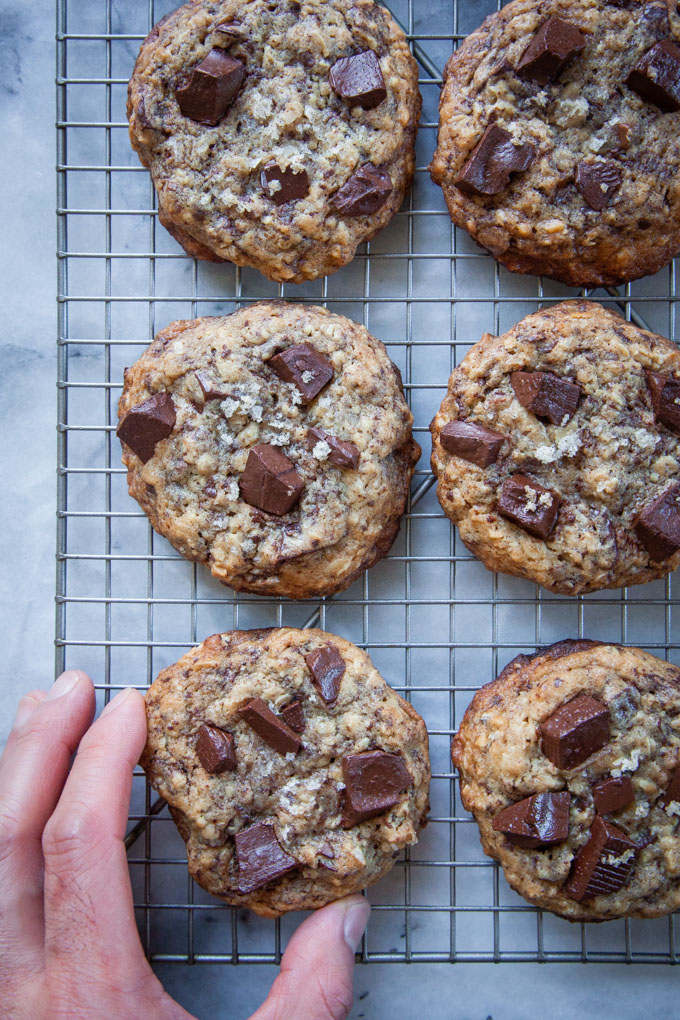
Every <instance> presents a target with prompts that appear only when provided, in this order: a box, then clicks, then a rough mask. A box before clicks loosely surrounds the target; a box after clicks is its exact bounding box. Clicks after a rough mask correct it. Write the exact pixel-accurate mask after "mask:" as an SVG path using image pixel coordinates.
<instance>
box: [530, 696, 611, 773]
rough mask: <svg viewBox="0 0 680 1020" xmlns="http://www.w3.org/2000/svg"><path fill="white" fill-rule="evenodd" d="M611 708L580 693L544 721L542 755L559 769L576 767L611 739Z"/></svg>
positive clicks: (542, 724) (542, 727)
mask: <svg viewBox="0 0 680 1020" xmlns="http://www.w3.org/2000/svg"><path fill="white" fill-rule="evenodd" d="M609 723H610V718H609V709H608V708H607V706H606V705H603V703H602V702H601V701H598V700H597V698H592V697H591V696H590V695H589V694H579V695H577V697H575V698H572V699H571V701H568V702H567V703H566V705H562V707H561V708H558V709H557V711H556V712H553V714H552V715H551V716H550V717H549V718H548V719H546V720H545V722H542V723H541V727H540V728H541V741H542V747H543V754H544V755H545V756H546V758H549V759H550V761H551V762H552V763H553V765H556V766H557V768H558V769H565V770H568V769H573V768H575V767H576V766H577V765H580V764H581V762H582V761H585V760H586V758H590V756H591V754H595V752H596V751H599V750H600V748H602V747H604V745H605V744H606V743H607V741H608V740H609Z"/></svg>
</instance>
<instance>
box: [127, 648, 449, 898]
mask: <svg viewBox="0 0 680 1020" xmlns="http://www.w3.org/2000/svg"><path fill="white" fill-rule="evenodd" d="M328 645H332V646H333V647H334V649H335V651H336V654H339V656H340V657H341V659H342V662H343V664H344V673H343V675H342V678H341V681H340V684H339V687H338V689H337V697H336V698H335V700H333V701H331V703H330V704H329V703H327V702H326V701H325V700H324V698H322V697H321V695H320V693H319V689H318V688H317V686H316V685H315V683H314V682H313V678H312V674H311V671H310V667H309V665H308V663H307V661H306V658H305V657H306V656H310V654H311V653H314V652H315V651H318V650H319V649H324V648H327V647H328ZM253 698H260V699H262V700H263V701H264V702H265V704H266V705H267V707H268V708H269V709H270V710H272V711H273V712H274V713H275V714H276V715H277V716H278V715H279V714H280V713H281V711H282V709H285V708H286V706H287V705H289V704H290V703H291V701H292V700H297V701H299V702H300V703H301V709H302V713H303V726H304V728H303V729H302V731H301V732H299V734H298V736H299V740H300V743H301V747H300V748H299V750H298V751H297V752H296V753H295V752H289V753H282V752H281V751H279V750H277V749H276V748H275V747H272V746H271V745H270V743H268V742H267V740H265V739H263V737H261V736H260V735H259V734H258V733H257V732H255V730H254V729H253V728H252V727H251V726H250V725H249V724H248V722H247V721H246V719H244V717H243V715H242V714H241V709H242V707H243V705H244V704H247V703H249V702H251V701H252V699H253ZM146 707H147V718H148V740H147V745H146V748H145V751H144V754H143V756H142V766H143V768H144V770H145V771H146V774H147V776H148V778H149V781H150V782H151V784H152V785H153V786H154V788H155V789H156V790H157V791H158V792H159V793H160V794H161V796H163V797H164V798H165V799H166V800H167V801H168V804H169V805H170V810H171V812H172V815H173V818H174V819H175V822H176V823H177V826H178V828H179V831H180V833H181V834H182V836H183V838H184V840H185V842H186V844H187V857H188V864H189V871H190V873H191V875H192V876H193V877H194V878H195V880H196V881H197V882H198V883H199V884H200V885H201V886H203V887H204V888H205V889H207V890H208V891H209V892H211V893H213V894H214V895H215V896H219V897H221V898H222V899H224V900H226V901H227V902H228V903H231V904H233V905H234V906H247V907H250V908H251V909H252V910H254V911H256V912H257V913H259V914H262V915H264V916H268V917H276V916H278V915H279V914H281V913H284V912H285V911H288V910H307V909H313V908H316V907H320V906H323V905H324V904H325V903H328V902H329V901H331V900H334V899H338V898H340V897H341V896H345V895H347V894H349V893H351V892H355V891H358V890H360V889H362V888H364V887H365V886H366V885H369V884H371V883H373V882H375V881H377V880H378V879H379V878H380V877H381V876H382V875H384V874H385V873H386V872H387V871H389V869H390V868H391V867H392V865H393V864H394V859H395V857H396V856H397V854H398V853H399V851H400V850H402V849H403V848H404V847H405V846H409V845H411V844H413V843H415V842H416V840H417V837H418V832H419V830H420V828H421V827H422V826H423V825H424V824H425V820H426V815H427V810H428V789H429V779H430V764H429V757H428V741H427V732H426V730H425V725H424V723H423V721H422V719H421V718H420V716H419V715H418V713H417V712H416V711H415V709H413V708H412V707H411V705H410V704H408V703H407V702H406V701H404V699H403V698H401V697H400V696H399V695H398V694H396V693H395V692H394V691H393V690H392V689H391V688H390V687H388V685H387V684H386V683H385V681H384V680H383V678H382V677H381V676H380V674H379V673H378V672H377V670H376V669H375V668H374V666H373V665H372V663H371V661H370V659H369V658H368V656H367V655H366V653H365V652H363V651H361V650H360V649H358V648H357V647H356V646H355V645H353V644H351V643H350V642H348V641H345V640H344V639H343V638H340V637H337V636H336V635H334V634H327V633H325V632H323V631H320V630H297V629H293V628H282V629H273V630H256V631H233V632H230V633H226V634H215V635H213V636H212V637H210V638H208V639H207V640H205V641H204V642H203V644H201V645H199V646H198V647H197V648H193V649H192V650H191V651H190V652H188V653H187V654H186V655H184V656H183V657H182V658H181V659H180V660H179V662H177V663H175V664H174V665H172V666H170V667H168V669H165V670H164V671H163V672H162V673H161V674H160V675H159V676H158V678H157V679H156V681H155V682H154V683H153V684H152V686H151V688H150V689H149V691H148V692H147V695H146ZM205 725H208V726H211V727H216V728H218V729H220V730H222V731H227V732H228V733H230V734H231V735H232V737H233V743H234V756H235V761H236V765H235V767H234V768H230V769H229V770H225V771H223V772H221V773H220V774H211V773H209V772H207V771H206V769H205V768H204V767H203V766H202V764H201V762H200V760H199V758H198V755H197V750H196V746H197V736H198V733H199V730H200V729H201V727H202V726H205ZM376 749H379V750H380V751H383V752H386V753H387V754H388V755H389V756H392V757H391V760H396V759H397V758H398V760H399V761H400V762H401V765H400V768H405V769H406V773H407V775H406V782H407V783H408V785H407V786H406V788H404V789H403V790H402V791H401V792H400V793H399V794H398V795H397V796H396V797H394V798H392V799H393V801H395V803H394V804H393V806H391V807H390V808H388V809H386V810H384V811H382V812H381V813H379V814H378V815H377V816H375V817H372V818H369V819H367V820H364V821H360V822H358V823H356V824H351V825H348V823H347V821H346V819H345V818H344V800H345V779H346V776H345V772H344V771H343V759H345V758H346V757H347V756H348V755H354V756H357V755H359V756H360V755H361V754H363V753H364V752H370V751H375V750H376ZM404 785H405V784H404ZM258 823H264V824H265V825H273V829H274V833H275V836H276V840H277V841H278V844H279V847H280V848H281V850H282V851H283V853H284V854H285V855H287V857H288V858H292V859H293V860H294V862H295V863H294V864H293V866H292V867H291V869H290V870H289V871H288V872H287V873H286V874H283V875H282V876H281V877H278V878H275V879H274V880H273V881H271V882H268V883H266V882H265V883H263V884H262V885H261V886H260V887H259V888H256V889H254V890H251V891H249V892H243V891H241V889H242V888H243V875H242V873H241V869H242V867H243V864H242V861H241V859H240V858H239V856H238V842H237V840H236V839H235V837H236V836H237V834H239V833H241V832H243V831H247V830H248V829H250V828H251V827H252V826H257V825H258ZM261 877H262V876H261Z"/></svg>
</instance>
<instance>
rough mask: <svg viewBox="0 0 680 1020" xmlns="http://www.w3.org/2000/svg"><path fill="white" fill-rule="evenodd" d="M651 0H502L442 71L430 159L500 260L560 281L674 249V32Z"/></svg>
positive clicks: (626, 271) (678, 140)
mask: <svg viewBox="0 0 680 1020" xmlns="http://www.w3.org/2000/svg"><path fill="white" fill-rule="evenodd" d="M677 32H678V20H677V18H674V19H673V24H671V23H669V18H668V8H667V4H666V2H665V0H654V2H651V3H646V2H640V0H626V2H623V0H539V2H537V0H514V2H512V3H509V4H508V5H507V6H506V7H504V8H503V10H501V11H499V12H498V13H497V14H493V15H491V16H490V17H489V18H487V19H486V21H485V22H484V23H483V24H482V25H481V27H480V28H479V29H478V30H477V31H476V32H473V33H472V35H470V36H469V37H468V38H467V39H466V40H465V42H464V43H463V44H462V45H461V47H460V48H459V49H458V50H457V51H456V52H455V53H454V54H453V56H452V57H451V58H450V60H449V62H448V64H447V66H446V69H445V72H444V88H443V90H442V95H441V105H440V119H439V141H438V147H437V151H436V153H435V157H434V160H433V162H432V166H431V172H432V176H433V178H434V180H435V181H436V182H437V183H438V184H440V185H441V187H442V188H443V191H444V196H445V198H446V202H447V205H448V207H449V212H450V213H451V218H452V219H453V222H454V223H455V224H456V226H459V227H463V228H464V229H465V230H467V231H468V232H469V233H470V234H471V235H472V237H473V238H474V239H475V240H476V241H478V242H479V243H480V244H481V245H483V246H484V247H485V248H488V249H489V251H490V252H491V253H492V254H493V255H494V257H495V258H497V259H498V260H499V261H500V262H502V263H503V265H505V266H507V268H508V269H512V270H514V271H515V272H520V273H540V274H543V275H545V276H551V277H554V278H555V279H557V280H562V281H563V282H564V283H568V284H570V285H572V286H589V287H590V286H595V285H607V284H609V285H612V284H618V283H621V282H623V281H626V280H634V279H637V278H638V277H640V276H645V275H647V274H648V273H655V272H656V271H657V270H658V269H660V268H661V267H662V266H664V265H666V263H667V262H669V261H670V260H671V259H672V258H673V256H674V255H675V254H676V253H677V251H678V249H680V45H678V44H679V43H680V38H678V37H677V35H676V33H677Z"/></svg>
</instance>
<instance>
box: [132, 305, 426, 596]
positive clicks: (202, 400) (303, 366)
mask: <svg viewBox="0 0 680 1020" xmlns="http://www.w3.org/2000/svg"><path fill="white" fill-rule="evenodd" d="M118 412H119V417H120V423H119V426H118V435H119V436H120V438H121V440H122V443H123V462H124V464H125V466H126V467H127V469H128V486H129V490H130V494H131V495H132V496H133V497H134V498H135V499H136V500H137V502H138V503H139V504H140V506H141V507H142V509H143V510H144V512H145V513H146V514H147V515H148V517H149V520H150V521H151V523H152V524H153V526H154V528H155V529H156V531H158V532H160V534H161V535H164V536H165V537H166V538H167V539H168V540H169V541H170V542H171V543H172V545H173V546H174V547H175V548H176V549H177V550H178V551H179V552H180V553H181V554H182V555H183V556H186V557H187V559H190V560H194V561H197V562H201V563H205V564H207V565H208V566H209V568H210V570H211V571H212V573H213V574H214V575H215V577H217V578H218V579H219V580H220V581H223V582H224V583H225V584H228V585H230V586H231V587H232V588H234V589H236V590H237V591H248V592H254V593H259V594H271V595H287V596H288V597H289V598H310V597H312V596H318V595H328V594H331V593H332V592H337V591H341V590H343V589H344V588H347V587H348V586H349V585H350V584H351V583H352V582H353V581H354V580H355V579H356V578H357V577H358V576H359V575H360V574H361V573H362V572H363V571H364V570H366V569H367V567H369V566H371V565H372V564H373V563H375V562H376V561H377V560H379V559H380V558H381V557H383V556H385V555H386V553H387V552H388V550H389V548H390V546H391V545H392V542H393V541H394V538H395V536H396V534H397V531H398V530H399V522H400V518H401V515H402V513H403V510H404V506H405V503H406V498H407V495H408V490H409V483H410V480H411V477H412V474H413V469H414V465H415V462H416V461H417V459H418V456H419V454H420V448H419V447H418V445H417V443H415V442H414V441H413V439H412V436H411V424H412V421H413V418H412V416H411V412H410V411H409V409H408V407H407V405H406V402H405V400H404V396H403V392H402V387H401V377H400V374H399V370H398V369H397V368H396V366H395V365H393V364H392V362H391V361H390V359H389V358H388V356H387V352H386V351H385V347H384V346H383V344H382V343H380V341H379V340H376V339H375V338H374V337H372V336H371V335H370V334H369V333H367V332H366V330H365V329H364V328H363V327H362V326H358V325H357V324H356V323H353V322H350V320H349V319H345V318H344V317H342V316H340V315H333V314H331V313H329V312H327V311H325V310H324V309H323V308H316V307H314V306H302V305H293V304H286V303H285V302H272V301H264V302H260V303H258V304H255V305H252V306H250V307H248V308H243V309H241V310H240V311H238V312H234V313H233V314H232V315H227V316H225V317H223V318H204V319H195V320H193V321H186V322H174V323H172V324H171V325H170V326H168V327H167V329H164V330H163V331H162V332H161V333H159V334H158V336H157V337H156V339H155V340H154V341H153V343H152V344H151V345H150V346H149V348H148V349H147V351H146V352H145V353H144V354H143V355H142V357H141V358H140V359H139V360H138V361H137V362H136V363H135V364H134V365H133V367H132V368H130V369H128V370H127V371H126V373H125V386H124V389H123V394H122V396H121V398H120V403H119V408H118Z"/></svg>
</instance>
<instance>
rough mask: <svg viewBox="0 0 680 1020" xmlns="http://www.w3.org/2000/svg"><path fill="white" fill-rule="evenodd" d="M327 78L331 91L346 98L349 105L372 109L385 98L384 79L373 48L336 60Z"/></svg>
mask: <svg viewBox="0 0 680 1020" xmlns="http://www.w3.org/2000/svg"><path fill="white" fill-rule="evenodd" d="M328 79H329V81H330V83H331V88H332V89H333V91H334V92H337V94H338V95H339V96H342V98H343V99H348V100H349V102H350V106H363V108H364V110H372V109H373V108H374V107H376V106H379V105H380V103H382V101H383V100H384V99H386V98H387V89H386V88H385V79H384V78H383V76H382V71H381V70H380V62H379V60H378V58H377V57H376V55H375V53H374V52H373V50H364V51H363V52H362V53H355V54H354V56H353V57H341V58H340V60H336V61H335V63H334V64H333V66H332V67H331V69H330V71H329V72H328Z"/></svg>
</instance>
